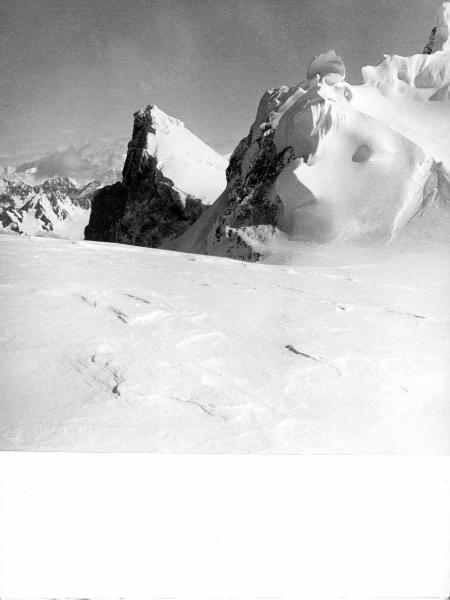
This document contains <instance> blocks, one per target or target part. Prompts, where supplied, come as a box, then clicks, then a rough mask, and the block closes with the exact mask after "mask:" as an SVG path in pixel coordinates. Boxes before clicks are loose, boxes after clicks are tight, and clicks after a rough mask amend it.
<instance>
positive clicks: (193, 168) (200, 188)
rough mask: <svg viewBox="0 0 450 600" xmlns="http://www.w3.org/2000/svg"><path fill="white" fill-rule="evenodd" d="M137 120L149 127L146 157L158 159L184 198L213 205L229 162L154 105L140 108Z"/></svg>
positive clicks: (162, 169)
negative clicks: (189, 197) (143, 121)
mask: <svg viewBox="0 0 450 600" xmlns="http://www.w3.org/2000/svg"><path fill="white" fill-rule="evenodd" d="M135 119H137V120H145V121H146V122H147V124H148V125H147V127H148V131H147V136H146V145H145V149H144V155H147V156H153V157H155V158H156V161H157V162H156V166H157V168H158V169H159V170H160V171H161V172H162V174H163V175H164V176H165V177H168V178H169V179H171V180H172V181H173V184H174V186H175V189H176V190H177V191H178V192H179V193H180V194H181V196H182V198H183V199H184V198H185V197H186V196H187V195H191V196H194V197H195V198H199V199H200V200H202V202H203V203H205V204H212V203H213V202H214V201H215V200H216V198H217V197H218V196H219V194H220V193H221V192H222V191H223V189H224V188H225V185H226V180H225V170H226V168H227V161H226V159H225V158H224V157H223V156H221V155H220V154H218V153H217V152H216V151H215V150H213V149H212V148H211V147H210V146H208V145H207V144H205V143H204V142H202V140H200V139H199V138H198V137H197V136H196V135H194V134H193V133H192V132H191V131H189V129H187V128H186V127H185V126H184V123H183V122H182V121H180V120H179V119H176V118H174V117H171V116H169V115H167V114H166V113H165V112H163V111H162V110H161V109H160V108H158V107H157V106H155V105H153V106H151V105H149V106H147V108H145V109H140V110H139V111H138V112H137V113H136V115H135ZM130 143H132V142H130Z"/></svg>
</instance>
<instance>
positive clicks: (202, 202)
mask: <svg viewBox="0 0 450 600" xmlns="http://www.w3.org/2000/svg"><path fill="white" fill-rule="evenodd" d="M177 145H178V147H177ZM200 145H201V146H204V148H206V151H205V150H203V148H202V147H201V146H200ZM179 146H181V148H180V147H179ZM183 148H185V156H186V157H187V159H188V160H191V162H190V163H187V166H186V168H183V169H182V170H183V171H184V173H183V174H182V176H183V177H186V172H187V173H188V174H189V172H190V171H191V170H195V169H193V165H194V168H195V167H196V166H197V167H198V165H200V167H198V168H201V169H203V175H202V179H203V181H201V182H200V184H201V185H202V186H203V187H204V186H205V181H204V180H205V179H207V178H208V176H209V175H210V172H213V171H214V172H218V173H219V175H220V176H222V173H221V171H220V164H219V166H217V165H214V164H211V165H209V164H208V163H207V161H206V160H205V159H204V157H203V156H200V157H199V160H198V165H197V164H196V153H197V150H198V148H200V152H204V153H205V155H206V156H207V158H208V153H210V154H212V155H213V160H214V159H215V156H214V155H215V153H214V151H213V150H212V149H210V148H208V147H207V146H206V145H204V144H203V143H202V142H200V140H198V138H195V136H193V134H191V133H190V132H188V130H186V129H185V128H184V126H183V124H182V123H181V122H180V121H177V120H176V119H173V118H172V117H168V116H167V115H165V114H164V113H163V112H162V111H160V110H159V109H157V108H156V107H153V106H148V107H147V108H146V109H145V110H140V111H137V112H136V113H135V115H134V125H133V133H132V138H131V141H130V142H129V144H128V152H127V157H126V160H125V164H124V167H123V171H122V182H120V183H116V184H115V185H113V186H107V187H105V188H102V189H100V190H99V191H98V192H96V194H95V195H94V198H93V201H92V211H91V217H90V221H89V224H88V226H87V227H86V230H85V238H86V239H87V240H96V241H108V242H118V243H123V244H133V245H137V246H148V247H159V246H161V245H162V244H163V243H167V242H168V241H170V240H171V239H173V238H175V237H178V236H180V235H181V234H182V233H183V232H185V231H186V230H187V229H188V228H189V227H190V226H191V225H192V224H193V223H194V222H195V221H196V220H197V219H198V218H199V217H200V215H201V214H202V213H203V212H204V211H205V210H206V208H207V198H205V197H203V198H201V197H196V196H194V195H192V194H190V193H186V191H185V190H182V189H180V187H178V186H177V185H176V183H175V182H174V180H173V179H171V178H170V177H168V176H166V175H165V174H164V166H165V165H169V166H170V168H171V171H170V172H174V173H176V172H177V171H176V166H177V162H180V160H184V156H182V157H181V159H178V158H177V152H178V153H179V152H181V153H182V152H183ZM217 156H218V155H217ZM217 162H218V161H217ZM223 170H224V169H223ZM206 183H207V182H206ZM194 187H195V183H194ZM199 189H200V186H199ZM214 199H215V198H214Z"/></svg>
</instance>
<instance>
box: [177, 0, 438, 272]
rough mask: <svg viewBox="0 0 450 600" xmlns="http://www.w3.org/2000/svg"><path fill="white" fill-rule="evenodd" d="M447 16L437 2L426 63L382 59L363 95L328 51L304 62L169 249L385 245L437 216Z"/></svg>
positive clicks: (263, 252) (272, 94)
mask: <svg viewBox="0 0 450 600" xmlns="http://www.w3.org/2000/svg"><path fill="white" fill-rule="evenodd" d="M449 15H450V3H449V2H446V3H444V4H443V7H442V10H441V12H440V16H439V23H438V26H437V27H436V28H435V30H433V34H432V38H431V39H430V42H429V44H428V46H427V48H428V50H427V53H426V54H417V55H414V56H411V57H402V56H396V55H389V56H386V57H385V59H384V60H383V61H382V62H381V63H380V64H379V65H378V66H377V67H365V68H364V69H363V79H364V83H363V84H361V85H350V84H349V83H347V82H346V81H345V79H344V77H345V67H344V65H343V62H342V60H341V58H340V57H339V56H337V55H336V54H335V53H334V52H333V51H332V50H330V51H328V52H326V53H324V54H321V55H320V56H318V57H315V58H314V59H313V60H312V61H311V63H310V65H309V67H308V69H307V79H306V80H304V81H302V82H301V83H299V84H298V85H296V86H293V87H287V86H284V87H281V88H278V89H275V90H269V91H268V92H266V94H264V96H263V98H262V99H261V102H260V105H259V107H258V111H257V115H256V119H255V122H254V123H253V125H252V127H251V129H250V133H249V135H248V136H247V137H246V138H244V139H243V140H242V141H241V142H240V144H239V145H238V147H237V148H236V150H235V151H234V153H233V155H232V156H231V158H230V165H229V168H228V171H227V180H228V185H227V189H226V192H225V193H224V195H222V196H221V197H220V198H219V200H218V201H217V203H216V205H215V206H214V207H213V208H212V209H211V212H210V213H209V214H207V215H204V216H203V217H201V218H200V219H199V222H198V223H196V224H195V225H194V226H193V227H192V229H191V230H190V231H188V232H187V233H186V234H184V235H183V236H182V237H181V238H180V239H179V240H177V241H176V242H175V243H173V244H171V245H170V246H169V247H171V248H174V249H176V250H182V251H195V252H201V253H206V254H216V255H220V256H230V257H233V258H241V259H245V260H259V259H260V258H262V257H265V256H268V255H270V254H271V252H273V244H272V241H273V240H274V239H275V238H276V239H277V245H279V243H280V240H281V239H282V235H281V234H282V233H284V234H285V238H286V239H287V240H288V241H293V240H295V241H297V242H307V243H330V242H333V243H336V242H346V243H347V242H358V243H362V244H368V243H369V244H370V243H373V242H377V243H380V242H389V241H391V240H392V239H393V237H396V236H398V235H408V230H409V227H410V224H411V222H412V220H413V219H415V218H416V216H418V215H422V214H423V212H424V211H427V210H430V208H431V207H438V208H439V210H442V211H443V213H445V211H447V210H448V205H449V202H450V194H449V185H448V182H449V181H450V99H449V85H450V49H449V46H448V43H449V42H448V23H449ZM428 52H429V53H428ZM213 217H214V218H213ZM442 219H443V221H444V222H446V218H445V216H444V214H443V215H442ZM446 237H447V239H450V232H448V235H447V236H446Z"/></svg>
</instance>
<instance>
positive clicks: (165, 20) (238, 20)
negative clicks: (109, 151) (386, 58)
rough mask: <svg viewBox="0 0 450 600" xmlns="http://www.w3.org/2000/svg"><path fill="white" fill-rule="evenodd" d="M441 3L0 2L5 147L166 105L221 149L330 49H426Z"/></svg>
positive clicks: (93, 133)
mask: <svg viewBox="0 0 450 600" xmlns="http://www.w3.org/2000/svg"><path fill="white" fill-rule="evenodd" d="M439 4H440V2H439V0H247V1H246V0H0V11H1V14H0V81H1V85H0V154H1V155H5V154H8V153H16V152H27V153H28V152H34V151H40V150H41V148H43V147H51V146H56V145H58V144H61V143H73V144H78V143H81V142H83V141H85V140H89V139H92V138H95V137H97V136H100V135H112V136H119V135H123V134H126V135H129V134H130V132H131V127H132V113H133V112H134V111H135V110H136V109H137V108H138V107H139V106H143V105H146V104H157V105H158V106H159V107H160V108H162V109H163V110H164V111H165V112H167V113H169V114H171V115H173V116H176V117H178V118H179V119H181V120H183V121H184V122H185V124H186V126H188V127H189V128H190V129H191V130H192V131H193V132H194V133H196V134H197V135H199V136H200V137H201V138H202V139H203V140H204V141H206V142H208V143H210V144H211V145H212V146H213V147H215V148H216V149H218V150H219V151H221V152H226V151H229V150H231V149H232V148H233V147H234V145H235V144H236V142H237V141H238V140H239V139H240V138H241V137H243V136H244V135H246V134H247V132H248V129H249V126H250V124H251V121H252V120H253V118H254V115H255V112H256V107H257V103H258V100H259V98H260V97H261V95H262V93H263V92H264V90H265V89H267V88H269V87H275V86H278V85H282V84H289V85H292V84H295V83H297V82H299V81H300V80H302V79H303V78H304V74H305V68H306V65H307V63H308V61H309V59H310V58H311V57H312V56H314V55H315V54H318V53H320V52H323V51H326V50H328V49H329V48H333V49H335V50H336V52H337V53H338V54H340V55H341V56H342V58H343V60H344V62H345V64H346V66H347V73H348V77H347V78H348V80H349V81H351V82H355V83H356V82H358V81H359V80H360V69H361V66H363V65H364V64H377V63H378V62H379V61H380V60H381V59H382V54H383V53H396V54H403V55H409V54H413V53H417V52H421V50H422V48H423V46H424V45H425V43H426V41H427V40H428V36H429V33H430V30H431V27H432V26H433V24H434V18H435V12H436V9H437V7H438V6H439Z"/></svg>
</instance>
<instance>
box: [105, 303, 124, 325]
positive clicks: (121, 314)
mask: <svg viewBox="0 0 450 600" xmlns="http://www.w3.org/2000/svg"><path fill="white" fill-rule="evenodd" d="M109 310H110V311H111V312H113V313H114V314H115V315H116V317H117V318H118V319H119V321H122V323H128V315H127V314H126V313H124V312H123V311H121V310H120V309H119V308H116V307H115V306H110V307H109Z"/></svg>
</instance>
